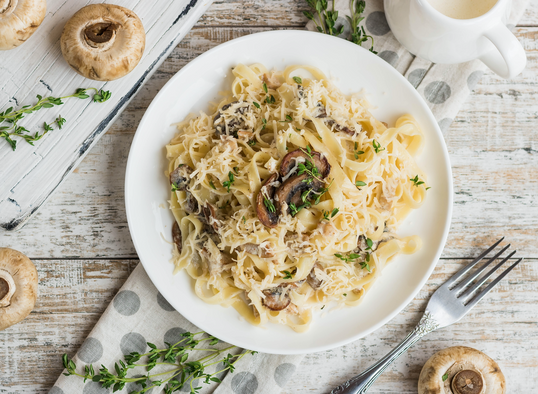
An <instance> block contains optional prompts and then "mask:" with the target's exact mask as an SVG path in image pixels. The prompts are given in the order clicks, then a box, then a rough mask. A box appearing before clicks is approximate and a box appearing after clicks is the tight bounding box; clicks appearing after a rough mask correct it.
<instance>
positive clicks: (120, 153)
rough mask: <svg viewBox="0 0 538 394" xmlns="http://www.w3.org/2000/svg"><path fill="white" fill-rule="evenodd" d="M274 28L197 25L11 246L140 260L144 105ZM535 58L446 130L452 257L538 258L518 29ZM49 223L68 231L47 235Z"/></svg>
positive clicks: (479, 93)
mask: <svg viewBox="0 0 538 394" xmlns="http://www.w3.org/2000/svg"><path fill="white" fill-rule="evenodd" d="M266 30H268V29H267V28H197V29H194V30H193V31H192V32H191V33H189V34H188V35H187V37H186V38H185V39H184V40H183V41H182V42H181V44H180V45H179V46H178V47H177V48H176V49H175V50H174V51H173V52H172V54H171V55H170V57H169V58H168V59H167V60H166V61H165V62H164V63H163V65H162V66H161V67H160V68H159V70H158V71H157V72H156V73H155V75H154V76H153V77H152V79H151V80H150V81H149V82H148V83H147V84H146V85H145V86H144V87H143V88H142V90H141V92H140V94H138V95H137V97H136V98H135V99H134V100H133V101H132V103H131V104H130V105H129V106H128V107H127V109H126V110H125V111H124V112H123V114H122V115H121V116H120V118H119V119H118V121H117V122H115V123H114V125H113V126H112V127H111V128H110V130H109V132H108V133H107V134H106V135H105V136H104V137H103V139H104V140H103V142H102V143H99V144H97V146H96V147H95V148H94V149H93V150H92V152H90V154H89V155H88V156H87V158H86V159H85V160H84V161H83V162H82V163H81V165H80V166H79V167H78V169H77V170H75V173H73V174H72V175H71V176H70V178H69V179H68V180H67V181H66V182H65V184H64V185H62V187H61V188H60V190H59V191H58V192H56V193H55V194H54V195H53V196H52V198H51V199H50V201H49V202H48V203H47V205H46V206H45V207H43V209H42V210H41V211H40V212H39V213H38V214H37V216H36V220H33V221H31V222H30V223H29V224H28V225H27V226H26V228H24V229H23V231H21V232H18V233H14V234H4V235H2V237H3V238H4V239H5V242H6V243H7V244H9V245H11V246H13V247H14V248H16V249H19V250H22V251H24V252H25V253H27V254H28V255H29V256H32V257H80V258H84V257H108V258H118V257H135V256H136V253H135V250H134V247H133V245H132V243H131V240H130V236H129V231H128V228H127V220H126V217H125V210H124V206H123V198H124V195H123V179H124V171H125V164H126V162H127V155H128V151H129V147H130V142H131V140H132V137H133V133H134V132H135V130H136V127H137V125H138V122H139V121H140V119H141V117H142V115H143V113H144V111H145V109H146V108H147V107H148V105H149V103H150V102H151V99H152V98H153V97H154V96H155V95H156V94H157V92H158V91H159V90H160V89H161V88H162V86H163V85H164V84H165V83H166V81H168V80H169V79H170V77H171V76H172V75H173V74H174V73H176V72H177V71H178V70H180V69H181V67H183V66H184V65H185V64H186V63H188V62H189V61H190V60H192V59H193V58H195V57H196V56H198V55H199V54H200V53H203V52H205V51H206V50H208V49H210V48H213V47H214V46H216V45H218V44H219V43H221V42H225V41H228V40H230V39H233V38H236V37H240V36H243V35H246V34H252V33H255V32H259V31H266ZM516 34H517V36H518V37H519V38H520V39H521V40H522V42H523V44H524V46H525V48H526V50H527V55H528V58H529V61H528V67H527V70H525V72H524V73H523V74H522V75H521V76H519V77H517V78H516V79H514V80H512V81H509V82H507V81H505V80H502V79H500V78H498V77H497V76H495V75H494V74H493V73H490V72H488V73H486V74H485V75H484V76H483V78H482V81H481V82H480V83H479V84H478V85H477V86H476V88H475V89H474V92H473V94H472V95H471V96H470V98H469V100H467V102H466V103H465V104H464V105H463V107H462V110H461V111H460V113H459V115H458V117H457V118H456V120H455V121H454V123H453V124H452V126H451V128H450V130H449V131H448V132H447V133H446V142H447V146H448V150H449V153H450V159H451V162H452V169H453V173H454V190H455V196H454V197H455V204H454V214H453V219H452V227H451V231H450V235H449V240H448V243H447V246H446V248H445V251H444V253H443V256H444V257H465V256H472V255H475V254H476V253H477V252H478V250H479V249H480V247H481V246H482V245H485V244H490V243H492V242H493V240H495V239H497V238H498V237H500V236H503V235H504V236H506V237H508V239H510V242H512V244H513V245H514V246H515V247H516V248H517V249H518V250H519V254H520V255H521V256H524V257H535V258H538V243H537V242H535V236H534V228H536V227H537V226H538V204H536V201H537V200H536V196H537V195H538V146H537V144H538V129H537V128H536V127H535V122H536V116H537V115H536V114H537V113H538V93H537V92H538V89H537V87H538V80H537V77H536V75H537V72H538V50H537V48H536V38H537V37H538V28H534V27H533V28H527V27H524V28H517V29H516ZM50 228H58V229H62V230H57V231H53V232H52V233H51V232H50V231H49V229H50Z"/></svg>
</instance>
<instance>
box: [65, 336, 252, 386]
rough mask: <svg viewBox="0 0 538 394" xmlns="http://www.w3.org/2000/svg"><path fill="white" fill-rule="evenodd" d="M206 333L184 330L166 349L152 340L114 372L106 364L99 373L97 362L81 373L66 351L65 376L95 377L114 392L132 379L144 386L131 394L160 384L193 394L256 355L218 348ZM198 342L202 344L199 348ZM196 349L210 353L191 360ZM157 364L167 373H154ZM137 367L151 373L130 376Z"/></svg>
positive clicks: (122, 361)
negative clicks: (165, 367) (246, 358)
mask: <svg viewBox="0 0 538 394" xmlns="http://www.w3.org/2000/svg"><path fill="white" fill-rule="evenodd" d="M204 334H205V333H204V332H197V333H194V334H193V333H190V332H186V333H183V334H182V339H181V340H180V341H178V342H177V343H175V344H173V345H172V344H169V343H166V347H165V348H163V349H159V348H157V346H155V345H154V344H152V343H149V342H148V343H147V345H148V347H149V348H150V350H149V352H148V353H144V354H140V353H138V352H131V353H130V354H128V355H125V356H124V360H118V362H116V363H115V364H114V371H109V370H108V369H107V368H106V367H105V366H104V365H102V366H101V368H100V369H99V371H98V373H96V372H95V370H94V367H93V365H92V364H89V365H85V366H84V372H83V373H78V372H77V365H76V364H75V362H74V361H73V360H70V359H69V358H68V356H67V354H64V355H63V357H62V362H63V366H64V368H65V369H66V371H67V372H64V375H65V376H71V375H75V376H79V377H81V378H83V379H84V382H86V380H92V381H94V382H97V383H100V384H101V386H102V387H103V388H105V389H107V388H110V387H111V388H112V391H113V392H116V391H120V390H123V389H124V388H125V386H126V385H127V383H129V382H136V384H138V385H139V386H140V387H141V388H142V389H141V390H138V391H130V394H142V393H145V392H147V391H149V390H151V389H153V388H155V387H159V386H163V389H164V393H165V394H171V393H173V392H178V391H179V390H180V389H183V390H182V391H185V389H186V388H188V389H189V391H190V393H191V394H193V393H194V394H196V393H198V392H199V391H200V390H201V389H202V387H196V386H195V384H199V383H198V382H200V383H204V384H210V383H211V382H217V383H220V379H219V378H218V377H217V376H218V375H219V374H221V373H222V372H225V371H230V373H233V372H234V369H235V365H236V363H237V362H238V361H239V360H241V359H242V358H243V357H244V356H246V355H247V354H256V352H254V351H251V350H246V351H245V352H243V353H239V354H237V355H232V354H231V353H229V352H230V351H231V350H232V349H234V348H235V346H233V345H232V346H228V347H225V348H223V349H218V348H216V347H214V346H215V345H217V343H218V342H219V340H218V339H217V338H215V337H213V336H210V335H209V336H205V335H204ZM198 345H201V347H197V346H198ZM193 351H202V352H204V354H207V355H204V356H203V357H201V358H200V359H198V360H197V361H188V362H187V360H188V358H189V355H190V353H192V352H193ZM141 359H144V361H142V362H141V363H138V361H140V360H141ZM218 363H222V368H220V369H219V368H217V369H218V370H217V371H215V372H213V373H209V372H206V368H207V367H209V366H212V365H216V364H218ZM156 365H166V366H168V367H169V368H168V370H166V371H164V372H159V373H155V374H153V375H150V373H149V371H151V370H152V369H153V368H154V367H155V366H156ZM136 367H143V368H145V369H146V371H147V374H145V375H142V376H140V377H136V376H137V375H135V376H131V377H127V374H128V373H129V370H131V369H133V368H136Z"/></svg>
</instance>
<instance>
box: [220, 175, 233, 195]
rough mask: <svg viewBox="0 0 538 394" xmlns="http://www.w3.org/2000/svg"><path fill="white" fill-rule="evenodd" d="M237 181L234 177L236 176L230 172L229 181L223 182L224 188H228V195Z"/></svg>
mask: <svg viewBox="0 0 538 394" xmlns="http://www.w3.org/2000/svg"><path fill="white" fill-rule="evenodd" d="M234 181H235V177H234V174H233V173H232V172H231V171H229V172H228V180H227V181H224V182H222V186H224V187H225V188H226V191H227V192H228V193H230V186H232V184H233V183H234Z"/></svg>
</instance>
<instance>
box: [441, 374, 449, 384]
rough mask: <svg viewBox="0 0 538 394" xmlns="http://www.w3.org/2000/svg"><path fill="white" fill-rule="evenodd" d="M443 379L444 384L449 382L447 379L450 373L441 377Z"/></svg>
mask: <svg viewBox="0 0 538 394" xmlns="http://www.w3.org/2000/svg"><path fill="white" fill-rule="evenodd" d="M441 379H443V382H444V381H445V380H447V379H448V372H447V373H445V374H444V375H443V376H442V377H441Z"/></svg>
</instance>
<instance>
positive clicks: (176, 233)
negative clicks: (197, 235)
mask: <svg viewBox="0 0 538 394" xmlns="http://www.w3.org/2000/svg"><path fill="white" fill-rule="evenodd" d="M172 241H174V243H175V244H176V246H177V251H178V252H179V253H181V249H183V239H182V238H181V229H180V228H179V224H177V222H176V221H174V224H173V225H172Z"/></svg>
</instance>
